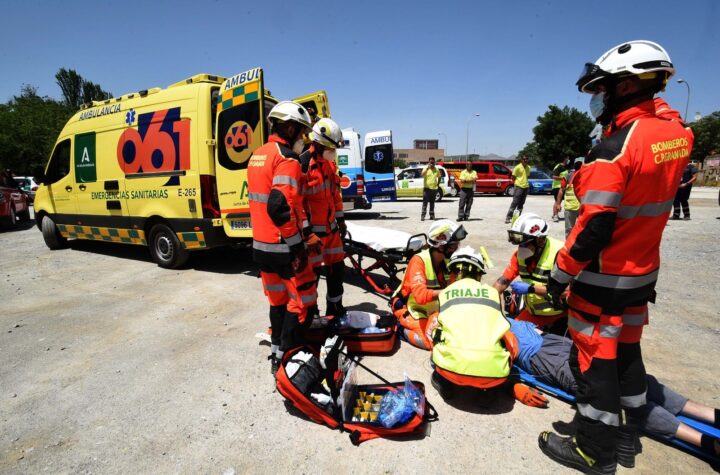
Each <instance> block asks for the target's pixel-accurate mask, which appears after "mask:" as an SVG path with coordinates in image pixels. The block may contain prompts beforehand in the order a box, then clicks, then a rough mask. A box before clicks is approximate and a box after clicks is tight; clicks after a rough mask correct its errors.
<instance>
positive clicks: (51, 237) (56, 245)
mask: <svg viewBox="0 0 720 475" xmlns="http://www.w3.org/2000/svg"><path fill="white" fill-rule="evenodd" d="M40 229H41V230H42V235H43V240H44V241H45V245H46V246H47V247H48V248H49V249H52V250H55V249H62V248H64V247H66V246H67V239H66V238H64V237H63V236H62V235H61V234H60V231H59V230H58V228H57V226H55V222H54V221H53V220H52V218H50V216H43V217H42V221H40Z"/></svg>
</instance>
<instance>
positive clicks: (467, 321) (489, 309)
mask: <svg viewBox="0 0 720 475" xmlns="http://www.w3.org/2000/svg"><path fill="white" fill-rule="evenodd" d="M439 303H440V315H439V317H438V327H437V329H436V330H435V332H441V333H440V335H439V336H438V335H437V334H436V336H438V337H439V341H438V342H437V343H436V344H435V345H434V346H433V350H432V360H433V363H434V364H435V365H437V366H439V367H440V368H442V369H444V370H446V371H451V372H453V373H456V374H460V375H464V376H476V377H485V378H504V377H507V376H508V375H509V374H510V366H511V365H510V353H509V352H508V350H506V349H505V347H504V346H503V345H502V344H501V343H500V342H501V341H502V339H503V336H504V335H505V333H506V332H507V331H508V330H509V329H510V324H509V323H508V321H507V320H506V319H505V317H503V314H502V312H501V311H500V296H499V295H498V292H497V290H495V289H494V288H493V287H491V286H489V285H486V284H482V283H480V282H478V281H476V280H474V279H470V278H466V279H461V280H459V281H457V282H454V283H453V284H451V285H449V286H448V287H447V288H445V289H444V290H443V291H442V292H440V297H439Z"/></svg>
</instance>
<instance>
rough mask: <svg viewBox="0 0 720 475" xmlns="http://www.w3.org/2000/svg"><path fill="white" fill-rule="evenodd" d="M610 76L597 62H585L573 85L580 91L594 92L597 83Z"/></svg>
mask: <svg viewBox="0 0 720 475" xmlns="http://www.w3.org/2000/svg"><path fill="white" fill-rule="evenodd" d="M610 77H612V74H610V73H609V72H607V71H604V70H603V69H602V68H601V67H600V66H598V65H597V64H595V63H585V66H583V69H582V72H581V73H580V77H579V78H578V80H577V82H576V83H575V85H576V86H577V87H578V91H580V92H594V90H595V88H596V87H597V86H598V84H600V83H601V82H602V81H603V80H604V79H607V78H610Z"/></svg>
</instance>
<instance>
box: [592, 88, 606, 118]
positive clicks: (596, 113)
mask: <svg viewBox="0 0 720 475" xmlns="http://www.w3.org/2000/svg"><path fill="white" fill-rule="evenodd" d="M603 112H605V93H604V92H598V93H595V94H593V96H592V99H590V114H592V116H593V117H594V118H596V119H597V118H598V117H600V116H601V115H602V114H603Z"/></svg>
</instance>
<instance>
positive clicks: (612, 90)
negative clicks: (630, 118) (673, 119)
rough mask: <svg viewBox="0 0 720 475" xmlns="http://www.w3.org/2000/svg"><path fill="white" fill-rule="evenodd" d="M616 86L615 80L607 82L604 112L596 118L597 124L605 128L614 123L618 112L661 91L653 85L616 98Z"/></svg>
mask: <svg viewBox="0 0 720 475" xmlns="http://www.w3.org/2000/svg"><path fill="white" fill-rule="evenodd" d="M617 85H618V81H617V79H616V78H612V79H611V80H610V81H609V82H608V86H607V90H608V91H609V92H607V93H606V94H607V102H606V104H607V105H606V106H605V110H604V111H603V113H602V114H601V115H600V117H598V118H597V122H599V123H600V124H602V125H604V126H606V125H608V124H610V123H614V122H615V116H616V115H617V114H619V113H620V112H622V111H624V110H625V109H628V108H629V107H631V106H633V105H635V103H638V102H641V101H638V99H645V98H646V97H648V96H649V97H648V98H650V99H652V96H653V95H655V94H656V93H657V92H658V91H660V90H661V89H662V87H660V88H658V86H657V84H654V85H653V86H648V87H645V88H642V89H640V90H638V91H635V92H631V93H630V94H626V95H624V96H622V97H617V95H616V88H617Z"/></svg>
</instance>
